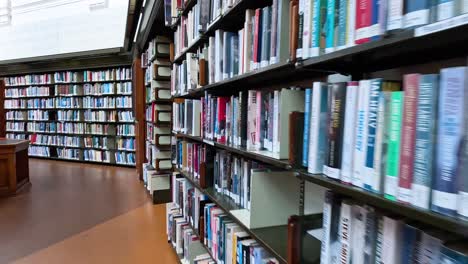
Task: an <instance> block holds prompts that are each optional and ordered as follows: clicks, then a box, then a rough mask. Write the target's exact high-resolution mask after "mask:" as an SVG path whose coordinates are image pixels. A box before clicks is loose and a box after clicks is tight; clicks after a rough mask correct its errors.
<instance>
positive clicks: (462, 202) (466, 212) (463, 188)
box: [457, 1, 468, 220]
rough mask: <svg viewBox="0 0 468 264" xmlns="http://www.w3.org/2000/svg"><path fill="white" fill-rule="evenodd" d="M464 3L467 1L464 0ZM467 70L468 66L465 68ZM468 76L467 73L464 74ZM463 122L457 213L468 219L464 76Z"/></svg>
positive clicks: (467, 97) (467, 83)
mask: <svg viewBox="0 0 468 264" xmlns="http://www.w3.org/2000/svg"><path fill="white" fill-rule="evenodd" d="M465 3H468V1H466V2H465ZM467 71H468V68H467ZM465 76H468V73H466V74H465ZM463 97H464V102H463V105H464V106H465V107H464V111H463V113H464V116H463V118H464V120H463V122H464V124H463V140H462V141H461V143H460V144H461V146H460V156H459V163H458V164H459V166H460V167H459V168H458V173H459V175H465V177H461V179H460V187H459V189H458V201H457V202H458V210H457V212H458V215H459V216H460V217H461V218H463V219H465V220H468V177H466V175H468V114H467V113H468V78H465V90H464V96H463Z"/></svg>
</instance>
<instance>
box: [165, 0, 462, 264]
mask: <svg viewBox="0 0 468 264" xmlns="http://www.w3.org/2000/svg"><path fill="white" fill-rule="evenodd" d="M208 2H210V1H208ZM222 2H223V4H224V3H226V4H227V5H226V8H224V7H223V8H221V11H220V14H219V15H218V16H215V17H212V18H211V19H209V21H207V24H205V25H201V26H200V27H197V25H195V26H194V27H193V28H190V27H189V25H193V24H191V22H192V21H188V19H192V18H194V17H197V12H200V10H204V8H203V6H201V7H200V5H202V4H203V3H206V1H201V0H199V1H195V0H193V1H190V0H189V1H182V3H181V2H178V3H177V2H176V1H172V6H171V7H170V8H169V10H170V12H169V13H166V26H169V27H171V28H172V29H173V30H174V32H175V35H174V42H175V50H174V52H173V56H172V60H171V61H172V66H173V78H172V95H173V101H174V105H173V113H174V115H173V117H174V120H173V126H172V130H173V131H172V134H173V136H174V138H175V142H176V147H175V153H174V155H173V156H174V158H173V163H174V167H175V173H174V175H173V179H172V184H174V182H176V183H177V184H179V183H180V182H185V183H183V184H182V183H180V184H181V185H182V186H184V187H183V188H187V189H189V190H190V189H191V188H194V189H195V190H196V191H195V193H197V192H198V193H199V194H201V195H203V196H204V197H205V198H206V197H207V199H208V200H209V201H210V202H211V203H214V204H215V205H216V206H217V207H218V208H220V209H221V210H222V211H223V213H224V214H226V215H227V216H228V218H230V219H231V220H232V221H233V222H234V223H236V224H238V225H240V226H241V227H242V228H243V229H244V230H246V232H247V233H248V234H249V235H250V237H251V238H253V239H255V240H256V241H257V242H258V243H259V244H260V245H261V246H262V247H263V248H264V249H266V250H267V251H268V253H269V254H270V255H271V256H273V257H275V258H276V260H277V261H278V262H279V263H318V261H319V259H320V257H321V249H320V247H321V243H322V241H321V238H320V236H321V233H320V232H319V235H317V232H315V236H314V235H310V234H309V233H314V232H309V231H311V230H316V229H318V228H321V227H322V224H323V223H322V212H323V205H324V199H325V198H324V195H323V193H324V190H329V191H331V192H332V193H333V194H335V195H337V196H341V197H344V198H345V199H348V200H349V201H352V202H353V203H355V204H359V205H367V206H369V207H371V208H374V209H375V210H376V212H378V213H383V214H384V215H385V216H392V217H396V218H397V219H404V220H405V223H411V224H413V223H414V225H415V226H417V227H418V228H421V229H423V230H437V231H442V232H447V233H448V234H451V235H453V236H457V238H458V239H460V240H461V241H465V243H466V239H467V238H468V233H467V231H466V230H468V221H466V219H463V218H462V217H459V216H451V215H447V214H442V213H438V212H436V211H434V210H431V208H421V207H418V206H415V205H412V204H411V203H407V202H406V203H404V202H399V201H395V200H391V199H388V198H386V197H385V195H384V194H383V192H375V191H369V190H366V188H364V186H354V185H353V184H349V183H346V182H344V181H342V180H341V179H334V178H332V177H330V175H328V176H327V175H326V174H325V173H324V172H314V173H310V172H308V170H307V167H304V166H303V165H301V164H300V162H298V160H297V157H296V156H294V155H296V154H298V153H301V152H302V134H301V133H302V131H301V133H298V134H295V135H297V137H298V138H294V137H290V138H288V139H286V142H282V143H286V144H288V143H289V144H290V145H291V144H292V143H294V144H292V146H296V145H300V149H292V152H289V153H287V154H288V155H286V156H282V157H281V156H279V155H276V154H272V153H271V152H272V151H265V150H260V151H258V150H252V149H251V148H248V147H246V146H243V145H240V146H239V144H236V143H234V144H232V143H231V142H230V141H229V140H228V141H224V140H219V138H217V137H216V136H214V138H213V136H212V135H207V134H206V133H204V130H203V128H204V125H203V124H201V125H200V128H201V129H200V130H201V131H198V133H194V131H193V130H191V129H190V130H187V127H186V124H187V123H190V122H192V121H193V120H194V119H195V118H198V117H197V116H198V114H199V115H200V116H203V115H204V114H205V113H206V111H207V108H202V110H201V111H200V110H197V111H199V112H196V113H197V114H196V115H193V116H191V117H190V118H189V119H187V117H186V115H187V112H186V109H187V108H186V107H187V104H186V102H189V101H193V100H200V101H202V102H201V104H204V103H206V101H207V97H208V98H209V97H210V96H212V97H213V98H219V97H231V96H238V95H239V92H245V93H247V92H248V91H249V90H256V91H261V92H267V91H278V90H280V89H281V88H284V87H294V89H297V88H300V89H302V90H305V89H306V88H311V86H312V84H313V82H330V83H333V81H331V80H328V79H327V78H328V76H329V75H332V74H337V73H339V74H341V75H342V76H346V77H347V78H351V79H352V80H355V81H359V80H365V79H374V78H385V79H389V80H395V79H393V78H395V77H396V78H397V79H396V80H398V81H401V83H402V86H403V76H404V75H405V74H409V73H413V72H416V73H421V74H431V73H436V74H439V73H440V70H441V69H443V68H448V67H455V66H467V61H466V56H467V55H468V46H467V45H466V43H467V41H468V36H467V35H466V34H464V32H466V31H467V30H468V20H467V18H468V14H467V13H466V12H468V10H465V12H464V13H456V14H454V15H453V16H452V17H448V18H446V19H444V20H441V21H431V20H429V19H428V22H427V23H426V22H425V23H422V24H420V25H414V26H412V27H408V28H404V27H401V28H399V29H398V30H388V31H385V32H381V34H380V35H378V36H376V38H375V39H372V40H371V41H368V42H364V43H363V44H356V45H354V43H353V45H350V46H346V47H340V48H336V49H335V50H333V51H329V52H325V49H324V51H323V52H322V53H320V54H318V55H317V56H304V54H298V48H300V47H299V46H298V38H299V39H300V37H299V33H298V31H299V25H300V23H299V11H298V9H299V8H300V7H299V4H300V2H303V1H287V0H286V1H281V0H278V1H244V0H240V1H222ZM312 2H313V1H312ZM404 2H407V3H409V2H410V1H404ZM275 3H276V4H278V3H282V4H284V5H283V6H286V4H287V5H288V6H289V7H291V9H289V8H288V10H289V11H288V14H289V18H291V20H289V22H291V24H288V26H287V27H286V29H285V30H286V33H287V35H288V36H287V38H288V40H289V43H288V44H287V46H288V56H286V57H282V58H281V59H280V60H279V61H276V62H274V63H267V64H264V65H260V66H259V67H258V66H257V67H254V69H250V70H248V71H243V72H242V71H241V72H237V74H236V73H234V74H233V75H228V76H227V77H222V78H220V79H217V80H210V77H209V73H207V70H208V71H209V70H211V69H214V68H216V67H217V66H215V65H212V64H210V62H209V61H208V60H210V59H211V57H210V55H209V54H210V53H211V52H210V51H208V56H206V55H207V53H206V52H205V50H206V47H207V45H212V38H216V34H218V33H216V32H217V31H218V30H224V31H231V32H234V33H236V32H237V31H238V30H241V29H243V28H244V29H245V27H244V25H245V24H244V23H245V22H246V21H245V17H247V15H246V11H247V10H248V9H253V10H255V9H258V8H260V9H262V8H265V7H267V6H271V5H272V4H275ZM178 4H180V5H179V6H177V5H178ZM260 12H262V11H260ZM401 12H403V10H402V11H401ZM431 12H433V11H431ZM428 13H429V12H428ZM197 18H199V17H197ZM195 21H196V23H198V22H199V21H200V20H197V19H195ZM158 26H160V25H158ZM200 28H201V30H200ZM191 29H193V30H191ZM264 32H265V31H264ZM301 37H302V36H301ZM301 44H302V43H301ZM208 50H209V49H208ZM221 53H222V52H221ZM301 56H303V57H301ZM208 65H209V66H208ZM215 79H216V78H215ZM464 85H465V86H466V85H467V84H464ZM466 91H468V88H466V87H465V92H466ZM239 97H240V96H239ZM304 97H305V96H304ZM231 98H232V97H231ZM231 100H232V99H231ZM192 103H193V102H190V105H192ZM302 103H304V102H302ZM465 104H466V101H465ZM177 105H181V107H180V108H179V110H176V109H178V107H177ZM302 108H303V109H304V106H302ZM191 109H192V110H193V109H196V107H194V108H191ZM465 109H466V108H465ZM190 111H191V110H190ZM215 111H216V110H215ZM208 112H209V111H208ZM298 112H304V110H302V111H298ZM283 114H285V115H289V112H288V113H281V115H283ZM178 118H179V119H180V120H177V119H178ZM296 118H297V116H296ZM464 118H465V120H466V114H465V117H464ZM294 120H299V121H297V123H298V124H302V126H304V121H303V119H302V120H301V119H300V115H299V118H297V119H294ZM244 122H245V121H244ZM243 125H246V124H245V123H243ZM281 125H284V123H282V124H281ZM292 128H293V129H296V130H292V131H296V132H297V131H299V130H301V129H298V128H296V127H294V126H292ZM192 129H193V128H192ZM195 130H198V128H197V129H195ZM188 131H190V132H188ZM208 134H209V133H208ZM179 146H180V147H179ZM438 147H442V146H440V145H438ZM193 149H195V152H196V151H198V150H200V149H201V150H202V152H211V153H226V154H228V155H231V156H235V157H236V158H241V159H244V160H247V161H249V162H252V161H253V162H257V163H261V164H262V165H263V166H267V167H271V168H275V169H280V170H282V171H283V173H285V174H287V175H290V177H289V178H285V179H282V180H281V181H280V182H282V183H283V184H284V185H285V186H287V185H288V184H289V183H290V182H291V181H293V182H296V184H297V186H298V189H299V190H298V191H297V192H293V191H291V192H288V191H285V192H287V193H288V196H291V197H294V198H296V197H297V198H298V202H297V203H296V204H294V206H291V207H293V209H294V210H297V212H298V213H291V214H290V218H289V219H288V220H286V221H282V223H281V224H280V225H279V224H276V223H275V224H274V225H266V224H265V226H262V227H253V226H250V223H251V222H252V220H255V219H254V218H255V216H253V215H254V214H255V212H254V209H252V210H251V211H250V221H246V216H245V214H242V210H244V209H245V205H239V203H238V202H237V200H236V199H237V198H235V196H233V195H232V194H230V193H229V191H226V190H225V189H223V190H222V191H219V190H217V188H219V186H215V183H213V178H212V177H213V176H214V175H218V174H219V170H222V168H223V166H222V165H219V164H218V166H217V165H216V164H215V165H214V167H217V169H218V171H217V172H216V169H213V163H216V161H215V160H216V156H214V155H212V156H209V158H207V159H204V160H202V161H200V160H198V161H197V162H196V164H197V165H193V163H192V162H194V161H193V158H194V157H195V156H191V154H188V153H190V152H191V150H192V151H193ZM291 153H293V155H291ZM196 159H198V157H197V158H196ZM313 159H318V157H313ZM213 161H215V162H213ZM431 162H433V163H435V162H434V161H431ZM465 162H466V161H465ZM187 164H190V165H187ZM197 166H198V167H197ZM224 166H226V164H224ZM462 176H464V175H462ZM464 177H465V178H463V179H464V180H465V179H466V176H464ZM260 178H261V177H260ZM181 179H182V180H181ZM261 179H262V181H263V183H265V184H264V185H267V184H272V182H273V181H274V180H273V179H272V182H268V180H267V179H263V178H261ZM262 181H259V182H262ZM228 184H230V183H229V181H228ZM187 186H188V187H187ZM268 186H269V187H271V186H270V185H268ZM310 186H313V188H309V187H310ZM179 187H180V186H179V185H172V188H173V190H172V191H173V202H174V203H176V204H178V205H177V206H181V205H180V204H179V203H180V202H179V201H178V200H174V198H176V195H175V194H174V193H177V192H180V191H179ZM431 187H432V186H431ZM183 188H182V189H183ZM252 188H253V189H254V190H252V189H251V190H250V191H253V192H255V187H252ZM271 188H272V189H274V187H271ZM457 188H458V187H457ZM221 189H222V188H221ZM258 189H264V188H260V187H259V188H258ZM310 189H312V190H317V189H319V190H320V191H317V192H316V193H314V192H313V191H310ZM259 193H261V194H262V198H263V199H270V200H271V202H272V203H274V201H276V200H275V199H278V197H280V196H281V195H280V194H277V193H275V192H274V191H271V192H268V191H266V192H263V190H262V191H259ZM185 194H186V193H185ZM233 197H234V198H233ZM256 197H258V196H256ZM291 197H284V198H283V197H282V198H281V199H288V198H291ZM311 197H312V198H311ZM311 200H312V202H311ZM252 202H253V201H252ZM188 203H190V202H188ZM308 203H309V204H308ZM317 203H318V204H320V206H316V205H317ZM183 204H185V201H184V202H183ZM310 204H313V205H312V206H311V205H310ZM177 206H175V207H177ZM290 209H291V208H290V207H279V208H276V210H278V211H282V210H285V211H287V210H290ZM168 210H174V211H175V212H176V213H174V214H175V215H177V214H178V213H179V212H178V211H177V209H173V208H170V209H168ZM258 211H261V209H258ZM323 213H325V212H323ZM183 217H185V218H190V216H186V215H185V213H184V214H183ZM275 217H278V218H280V217H282V215H280V214H279V215H278V216H273V218H275ZM260 218H261V217H258V219H260ZM263 221H265V223H266V222H267V220H263ZM260 222H261V221H260ZM174 223H175V222H174ZM174 223H173V224H174ZM189 223H190V222H189ZM424 228H426V229H424ZM192 229H194V231H195V232H194V233H198V236H199V239H200V240H201V241H203V234H202V233H201V232H200V230H197V226H192ZM375 233H377V232H375ZM422 233H424V234H427V233H430V231H428V232H427V233H425V232H424V231H423V232H422ZM403 242H406V241H404V240H403ZM447 244H448V245H450V243H447ZM206 249H207V252H208V253H210V254H211V253H212V252H211V249H210V248H206ZM178 253H179V252H178ZM185 257H186V256H184V255H181V258H185ZM211 257H213V255H212V256H211ZM213 258H214V257H213Z"/></svg>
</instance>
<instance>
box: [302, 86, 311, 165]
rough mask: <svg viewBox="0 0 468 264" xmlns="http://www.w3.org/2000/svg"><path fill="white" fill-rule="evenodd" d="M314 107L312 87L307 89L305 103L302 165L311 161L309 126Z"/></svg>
mask: <svg viewBox="0 0 468 264" xmlns="http://www.w3.org/2000/svg"><path fill="white" fill-rule="evenodd" d="M311 107H312V88H307V89H305V104H304V132H303V141H302V142H303V144H302V145H303V146H302V166H304V167H307V164H308V161H309V128H310V111H311Z"/></svg>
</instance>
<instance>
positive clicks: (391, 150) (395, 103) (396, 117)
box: [384, 92, 403, 201]
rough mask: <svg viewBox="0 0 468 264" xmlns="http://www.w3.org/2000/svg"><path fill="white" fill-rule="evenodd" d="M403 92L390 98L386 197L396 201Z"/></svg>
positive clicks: (396, 93) (393, 93)
mask: <svg viewBox="0 0 468 264" xmlns="http://www.w3.org/2000/svg"><path fill="white" fill-rule="evenodd" d="M402 111H403V92H392V95H391V100H390V126H389V127H388V131H389V132H388V134H389V138H388V153H387V172H386V175H385V187H384V190H385V191H384V193H385V198H387V199H390V200H393V201H396V195H397V190H398V169H399V163H400V162H399V159H400V136H401V118H402Z"/></svg>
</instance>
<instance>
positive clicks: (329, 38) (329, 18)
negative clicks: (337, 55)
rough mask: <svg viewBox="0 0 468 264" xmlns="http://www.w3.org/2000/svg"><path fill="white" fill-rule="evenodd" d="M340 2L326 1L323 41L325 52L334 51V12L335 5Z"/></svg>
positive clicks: (335, 0)
mask: <svg viewBox="0 0 468 264" xmlns="http://www.w3.org/2000/svg"><path fill="white" fill-rule="evenodd" d="M339 1H340V0H328V1H327V15H326V22H325V25H326V29H325V30H326V33H325V34H326V40H325V52H326V53H329V52H333V51H334V50H335V25H336V19H335V12H336V11H337V10H336V9H337V4H338V3H339Z"/></svg>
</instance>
